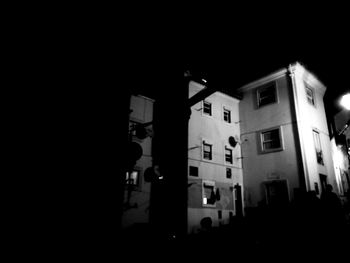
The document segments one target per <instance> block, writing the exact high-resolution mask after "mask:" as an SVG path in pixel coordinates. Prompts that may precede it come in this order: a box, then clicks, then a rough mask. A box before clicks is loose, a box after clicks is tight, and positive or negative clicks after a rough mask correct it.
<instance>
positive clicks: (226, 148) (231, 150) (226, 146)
mask: <svg viewBox="0 0 350 263" xmlns="http://www.w3.org/2000/svg"><path fill="white" fill-rule="evenodd" d="M226 150H229V151H230V153H231V154H230V155H231V162H228V161H227V160H226V156H227V155H226ZM224 159H225V164H229V165H233V149H232V148H231V147H229V146H228V145H225V146H224Z"/></svg>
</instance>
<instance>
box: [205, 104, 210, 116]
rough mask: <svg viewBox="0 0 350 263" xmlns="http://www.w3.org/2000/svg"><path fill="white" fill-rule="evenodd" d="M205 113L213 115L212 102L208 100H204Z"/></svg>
mask: <svg viewBox="0 0 350 263" xmlns="http://www.w3.org/2000/svg"><path fill="white" fill-rule="evenodd" d="M203 113H204V114H206V115H209V116H211V103H210V102H208V101H203Z"/></svg>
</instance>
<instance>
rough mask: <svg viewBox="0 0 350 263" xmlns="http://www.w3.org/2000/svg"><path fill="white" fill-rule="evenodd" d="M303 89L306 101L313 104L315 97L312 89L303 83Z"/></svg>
mask: <svg viewBox="0 0 350 263" xmlns="http://www.w3.org/2000/svg"><path fill="white" fill-rule="evenodd" d="M305 90H306V98H307V101H308V102H309V103H310V104H311V105H314V106H315V97H314V91H313V90H312V89H311V88H310V87H309V86H308V85H307V84H305Z"/></svg>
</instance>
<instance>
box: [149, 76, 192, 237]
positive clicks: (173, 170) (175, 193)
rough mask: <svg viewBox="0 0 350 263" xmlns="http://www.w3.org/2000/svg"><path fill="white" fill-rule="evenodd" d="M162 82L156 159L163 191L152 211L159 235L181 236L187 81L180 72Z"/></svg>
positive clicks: (184, 224) (184, 214) (184, 225)
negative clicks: (160, 233)
mask: <svg viewBox="0 0 350 263" xmlns="http://www.w3.org/2000/svg"><path fill="white" fill-rule="evenodd" d="M163 85H164V87H163V89H162V94H161V96H160V98H159V101H158V107H157V111H158V113H157V121H156V124H155V125H157V127H155V132H156V137H157V150H156V153H155V162H158V163H159V167H160V173H161V174H162V176H163V177H164V179H163V180H164V182H163V183H162V185H159V187H161V186H162V187H163V189H164V191H159V195H158V196H157V197H156V198H157V199H161V200H158V202H157V203H161V205H159V206H161V208H157V210H158V211H157V212H156V213H155V214H156V216H157V217H158V220H156V221H158V222H159V221H162V222H161V223H159V224H158V226H157V227H158V230H160V231H161V232H162V234H164V235H166V237H167V238H170V239H171V238H176V239H181V238H183V237H185V235H186V233H187V154H188V153H187V148H188V120H189V110H188V107H187V105H188V80H186V79H185V80H184V78H183V75H181V77H179V76H175V77H171V78H170V77H169V81H167V82H166V83H165V84H163ZM159 206H158V207H159ZM159 219H160V220H159Z"/></svg>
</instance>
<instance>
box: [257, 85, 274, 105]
mask: <svg viewBox="0 0 350 263" xmlns="http://www.w3.org/2000/svg"><path fill="white" fill-rule="evenodd" d="M257 95H258V106H259V107H261V106H264V105H267V104H271V103H275V102H277V93H276V85H275V82H271V83H269V84H268V85H265V86H264V87H261V88H259V89H258V94H257Z"/></svg>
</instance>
